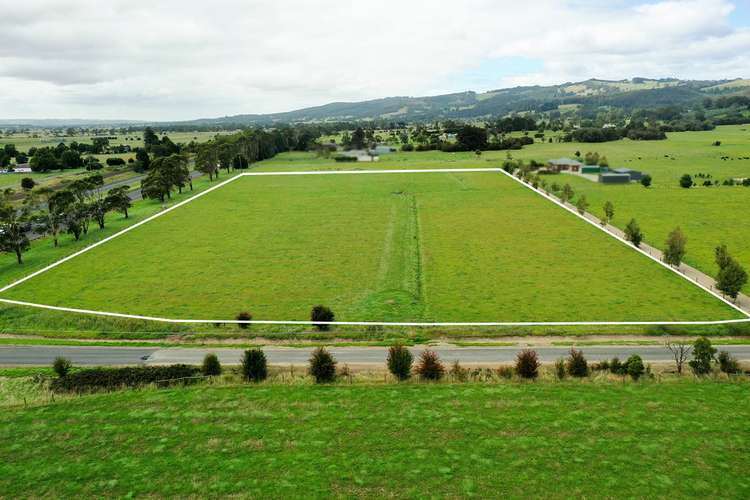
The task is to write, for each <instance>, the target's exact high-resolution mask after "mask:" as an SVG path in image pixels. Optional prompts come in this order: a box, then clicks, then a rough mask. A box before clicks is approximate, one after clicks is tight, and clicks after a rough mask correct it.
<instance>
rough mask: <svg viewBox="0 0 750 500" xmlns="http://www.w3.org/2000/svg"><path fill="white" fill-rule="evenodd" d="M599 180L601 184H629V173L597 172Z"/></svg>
mask: <svg viewBox="0 0 750 500" xmlns="http://www.w3.org/2000/svg"><path fill="white" fill-rule="evenodd" d="M599 182H601V183H602V184H629V183H630V174H617V173H615V172H606V173H604V174H599Z"/></svg>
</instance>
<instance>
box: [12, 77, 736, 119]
mask: <svg viewBox="0 0 750 500" xmlns="http://www.w3.org/2000/svg"><path fill="white" fill-rule="evenodd" d="M729 95H746V96H750V80H747V79H735V80H679V79H676V78H665V79H659V80H654V79H649V78H632V79H630V80H619V81H611V80H597V79H591V80H586V81H584V82H578V83H564V84H562V85H550V86H537V85H535V86H528V87H514V88H508V89H499V90H491V91H489V92H484V93H479V94H478V93H476V92H471V91H468V92H460V93H456V94H446V95H438V96H430V97H386V98H383V99H374V100H370V101H361V102H334V103H330V104H325V105H323V106H315V107H312V108H304V109H299V110H296V111H288V112H284V113H271V114H243V115H234V116H225V117H222V118H204V119H198V120H188V121H179V122H161V123H162V124H167V123H168V124H174V125H177V124H179V125H187V126H190V125H196V126H227V125H238V126H246V125H272V124H274V123H300V122H339V121H387V122H390V121H392V122H413V121H433V120H440V119H462V120H467V119H483V118H489V117H498V116H503V115H506V114H508V113H513V112H525V111H537V112H543V113H545V112H554V111H557V110H566V109H567V110H571V109H578V110H584V111H585V110H593V109H596V108H600V107H602V106H605V107H613V108H620V109H624V110H628V111H629V110H633V109H636V108H642V109H651V108H658V107H664V106H674V105H676V106H690V105H691V104H695V103H698V102H702V101H703V100H704V99H705V98H707V97H720V96H729ZM145 123H147V122H144V121H130V120H64V119H60V120H1V119H0V126H2V125H27V126H41V127H62V126H82V125H99V126H134V125H142V124H145Z"/></svg>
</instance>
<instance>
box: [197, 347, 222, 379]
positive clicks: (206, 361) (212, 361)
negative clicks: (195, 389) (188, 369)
mask: <svg viewBox="0 0 750 500" xmlns="http://www.w3.org/2000/svg"><path fill="white" fill-rule="evenodd" d="M201 373H203V375H205V376H207V377H211V376H215V375H221V363H219V358H218V356H216V354H213V353H209V354H206V357H204V358H203V366H202V367H201Z"/></svg>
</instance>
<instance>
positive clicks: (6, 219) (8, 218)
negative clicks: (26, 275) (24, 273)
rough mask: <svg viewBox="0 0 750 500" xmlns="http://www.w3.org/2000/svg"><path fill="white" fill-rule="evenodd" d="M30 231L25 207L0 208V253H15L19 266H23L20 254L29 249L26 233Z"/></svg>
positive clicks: (27, 209) (6, 206)
mask: <svg viewBox="0 0 750 500" xmlns="http://www.w3.org/2000/svg"><path fill="white" fill-rule="evenodd" d="M30 230H31V224H30V222H29V208H28V207H27V206H24V207H22V208H20V209H17V208H15V207H12V206H9V205H5V206H2V207H0V251H3V252H12V253H15V254H16V260H17V261H18V263H19V264H23V258H22V257H21V254H22V253H23V252H25V251H26V250H28V249H29V238H28V236H27V233H28V232H29V231H30Z"/></svg>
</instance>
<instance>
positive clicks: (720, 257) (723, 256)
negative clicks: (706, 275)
mask: <svg viewBox="0 0 750 500" xmlns="http://www.w3.org/2000/svg"><path fill="white" fill-rule="evenodd" d="M714 260H715V261H716V265H717V266H718V267H719V269H720V270H721V269H724V268H725V267H726V266H727V264H729V262H730V261H731V260H732V257H731V256H730V255H729V250H727V246H726V245H723V244H722V245H719V246H718V247H716V250H714Z"/></svg>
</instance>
